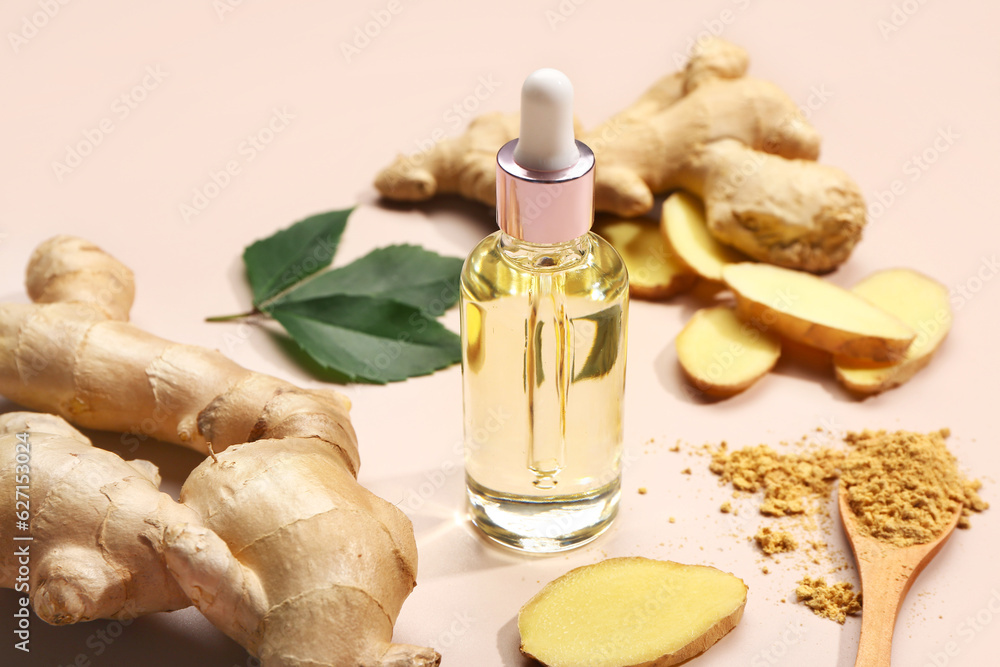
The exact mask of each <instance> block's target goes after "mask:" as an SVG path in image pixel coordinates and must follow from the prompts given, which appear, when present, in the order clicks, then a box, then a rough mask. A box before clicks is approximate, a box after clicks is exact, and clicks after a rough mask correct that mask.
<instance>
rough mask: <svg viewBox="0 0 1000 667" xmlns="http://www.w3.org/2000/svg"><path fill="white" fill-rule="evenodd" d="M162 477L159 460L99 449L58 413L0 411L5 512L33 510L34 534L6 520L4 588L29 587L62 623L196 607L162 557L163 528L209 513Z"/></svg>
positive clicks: (45, 611)
mask: <svg viewBox="0 0 1000 667" xmlns="http://www.w3.org/2000/svg"><path fill="white" fill-rule="evenodd" d="M18 434H21V436H20V437H18ZM18 454H20V455H21V456H20V457H18ZM19 460H20V461H24V463H19ZM159 482H160V478H159V474H158V472H157V469H156V466H154V465H153V464H152V463H149V462H148V461H124V460H122V459H121V458H120V457H118V456H117V455H116V454H113V453H112V452H109V451H106V450H103V449H99V448H97V447H94V446H93V445H91V443H90V440H89V439H87V437H86V436H84V435H83V434H82V433H80V432H79V431H77V430H76V429H74V428H73V427H72V426H70V425H69V424H67V423H66V422H65V421H64V420H62V419H61V418H59V417H55V416H53V415H45V414H35V413H29V412H11V413H8V414H5V415H0V508H3V510H4V516H8V517H10V516H16V515H17V512H19V511H24V512H25V513H26V514H27V515H28V516H27V518H26V523H28V524H29V525H30V533H29V532H28V531H27V530H26V529H21V530H18V529H16V527H17V524H15V523H14V522H13V521H3V522H0V542H2V543H3V544H4V545H5V548H4V549H3V550H2V551H0V586H3V587H4V588H16V589H17V590H19V591H21V592H23V593H27V594H28V595H29V598H30V600H31V605H32V607H33V608H34V610H35V613H36V614H38V617H39V618H41V619H42V620H44V621H46V622H48V623H52V624H53V625H63V624H66V623H76V622H79V621H90V620H93V619H96V618H120V619H131V618H135V617H136V616H139V615H141V614H148V613H150V612H154V611H170V610H174V609H181V608H183V607H187V606H188V605H189V604H190V602H189V601H188V597H187V595H185V594H184V591H183V590H181V587H180V586H178V584H177V583H176V582H175V581H174V578H173V576H172V575H171V574H170V572H169V571H168V570H167V567H166V565H165V563H164V560H163V556H162V542H163V531H164V529H165V527H166V526H168V525H171V524H189V525H192V526H196V525H199V524H200V523H201V517H199V516H198V514H196V513H195V512H194V510H192V509H190V508H188V507H185V506H184V505H180V504H178V503H176V502H174V500H173V499H172V498H171V497H170V496H168V495H167V494H165V493H160V491H159V489H158V487H159ZM18 487H20V493H18ZM25 508H26V509H25ZM28 535H30V536H31V538H32V540H31V541H30V542H29V541H17V540H15V539H14V538H15V536H21V537H24V536H28ZM19 548H21V549H22V550H23V549H25V548H26V549H27V554H28V562H29V564H28V565H26V566H25V567H24V568H23V569H21V567H20V566H21V565H23V564H24V563H23V562H21V561H20V556H19ZM20 553H24V552H23V551H21V552H20Z"/></svg>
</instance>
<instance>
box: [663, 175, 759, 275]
mask: <svg viewBox="0 0 1000 667" xmlns="http://www.w3.org/2000/svg"><path fill="white" fill-rule="evenodd" d="M660 231H661V232H662V234H663V236H664V238H665V239H666V240H667V242H668V243H669V244H670V247H672V248H673V249H674V251H676V253H677V256H678V257H680V259H681V261H682V262H684V263H685V264H687V265H688V266H689V267H691V270H692V271H694V272H695V273H697V274H698V275H699V276H701V277H702V278H707V279H708V280H715V281H721V280H722V267H724V266H725V265H727V264H733V263H736V262H745V261H747V256H746V255H744V254H743V253H741V252H739V251H738V250H734V249H733V248H730V247H729V246H727V245H723V244H722V243H720V242H719V241H717V240H716V238H715V237H714V236H712V233H711V232H710V231H708V225H707V224H706V222H705V207H704V206H703V205H702V203H701V200H700V199H698V198H697V197H695V196H694V195H692V194H689V193H687V192H683V191H677V192H675V193H673V194H672V195H670V196H669V197H667V200H666V201H665V202H663V215H662V217H661V219H660Z"/></svg>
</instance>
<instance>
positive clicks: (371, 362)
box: [270, 294, 462, 384]
mask: <svg viewBox="0 0 1000 667" xmlns="http://www.w3.org/2000/svg"><path fill="white" fill-rule="evenodd" d="M270 314H271V316H272V317H273V318H274V319H276V320H277V321H278V322H280V323H281V325H282V326H283V327H285V330H287V331H288V333H289V335H291V337H292V338H293V339H294V340H295V342H296V343H298V345H299V346H300V347H301V348H302V349H303V350H304V351H305V352H306V353H308V354H309V356H311V357H312V358H313V359H315V360H316V361H317V362H318V363H319V364H320V365H322V366H323V367H325V368H328V369H330V370H333V371H336V372H337V373H340V374H342V375H344V377H346V378H347V379H349V380H363V381H367V382H372V383H376V384H385V383H386V382H396V381H399V380H405V379H406V378H408V377H412V376H414V375H427V374H428V373H432V372H434V371H436V370H439V369H441V368H445V367H446V366H450V365H451V364H454V363H458V362H459V361H461V359H462V348H461V339H460V338H459V336H458V335H457V334H455V333H453V332H451V331H449V330H448V329H446V328H445V327H443V326H442V325H441V324H440V323H439V322H437V321H436V320H433V319H429V318H427V317H426V316H424V315H423V314H422V313H421V312H420V310H418V309H417V308H414V307H413V306H410V305H407V304H404V303H400V302H398V301H393V300H390V299H382V298H374V297H370V296H355V295H346V294H339V295H332V296H326V297H319V298H315V299H310V300H307V301H282V302H279V303H275V304H274V306H273V307H272V309H271V311H270Z"/></svg>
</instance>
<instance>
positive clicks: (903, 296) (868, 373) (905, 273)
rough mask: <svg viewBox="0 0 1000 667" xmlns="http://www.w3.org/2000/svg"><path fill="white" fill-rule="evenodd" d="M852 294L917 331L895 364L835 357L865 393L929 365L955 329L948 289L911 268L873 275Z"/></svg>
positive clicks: (849, 381)
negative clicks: (900, 358) (949, 333)
mask: <svg viewBox="0 0 1000 667" xmlns="http://www.w3.org/2000/svg"><path fill="white" fill-rule="evenodd" d="M851 291H852V292H854V293H855V294H857V295H858V296H860V297H863V298H864V299H867V300H868V301H870V302H872V303H873V304H875V305H876V306H878V307H879V308H881V309H882V310H884V311H885V312H887V313H889V314H890V315H893V316H895V317H897V318H898V319H900V320H901V321H903V322H905V323H906V324H908V325H909V326H910V327H911V328H913V330H914V331H916V332H917V337H916V339H914V341H913V344H912V345H910V347H909V348H908V349H907V350H906V355H905V356H904V357H903V358H902V360H900V361H898V362H896V363H888V364H877V363H871V362H869V363H865V362H864V361H861V360H858V359H850V358H848V357H841V356H838V357H835V358H834V360H833V362H834V371H835V372H836V374H837V379H838V380H840V382H841V383H842V384H843V385H844V386H845V387H847V388H848V389H850V390H851V391H854V392H857V393H860V394H877V393H879V392H881V391H885V390H887V389H892V388H893V387H898V386H899V385H901V384H903V383H904V382H906V381H908V380H909V379H910V378H912V377H913V376H914V375H915V374H916V373H917V371H919V370H920V369H922V368H923V367H924V366H926V365H927V364H928V363H929V362H930V360H931V357H932V356H933V355H934V352H936V351H937V349H938V347H940V345H941V342H942V341H944V339H945V336H947V335H948V331H949V330H950V329H951V321H952V315H951V303H950V300H949V298H948V288H947V287H945V286H944V285H942V284H941V283H939V282H938V281H936V280H934V279H933V278H928V277H927V276H925V275H923V274H922V273H918V272H916V271H913V270H911V269H888V270H886V271H879V272H878V273H874V274H872V275H870V276H868V277H867V278H865V279H864V280H862V281H861V282H860V283H858V284H857V285H855V286H854V287H853V288H852V289H851Z"/></svg>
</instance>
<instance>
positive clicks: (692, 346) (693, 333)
mask: <svg viewBox="0 0 1000 667" xmlns="http://www.w3.org/2000/svg"><path fill="white" fill-rule="evenodd" d="M675 344H676V346H677V360H678V361H679V362H680V364H681V368H682V369H683V370H684V374H685V375H687V377H688V380H690V381H691V383H692V384H693V385H694V386H695V387H697V388H698V389H700V390H701V391H704V392H705V393H706V394H709V395H711V396H719V397H724V396H732V395H733V394H737V393H739V392H741V391H743V390H744V389H746V388H747V387H749V386H750V385H752V384H753V383H754V382H756V381H757V380H759V379H760V378H762V377H764V375H766V374H767V373H768V371H770V370H771V369H772V368H774V364H775V363H777V361H778V357H780V356H781V342H780V341H779V339H778V338H777V336H774V335H772V334H770V333H767V332H766V331H760V330H759V329H756V328H754V326H753V325H752V324H750V323H746V322H742V321H740V319H739V318H738V317H736V313H735V312H734V311H733V309H732V308H729V307H727V306H716V307H714V308H702V309H701V310H699V311H698V312H696V313H695V314H694V316H692V317H691V320H690V321H689V322H688V323H687V325H686V326H685V327H684V329H683V330H681V332H680V333H679V334H678V335H677V340H676V343H675Z"/></svg>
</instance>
